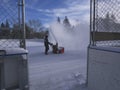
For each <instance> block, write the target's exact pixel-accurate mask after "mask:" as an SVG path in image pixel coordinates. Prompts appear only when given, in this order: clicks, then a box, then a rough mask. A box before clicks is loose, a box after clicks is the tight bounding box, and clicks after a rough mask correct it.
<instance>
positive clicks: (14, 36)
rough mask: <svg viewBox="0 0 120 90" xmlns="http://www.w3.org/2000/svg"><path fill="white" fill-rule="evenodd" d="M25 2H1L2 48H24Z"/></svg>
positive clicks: (18, 0)
mask: <svg viewBox="0 0 120 90" xmlns="http://www.w3.org/2000/svg"><path fill="white" fill-rule="evenodd" d="M22 1H23V0H1V2H0V48H1V49H3V48H16V47H23V46H22V45H23V41H24V39H23V36H24V32H23V26H24V24H23V20H22V19H23V15H22V10H23V9H22V8H23V4H22Z"/></svg>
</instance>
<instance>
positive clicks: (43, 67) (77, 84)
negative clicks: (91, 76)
mask: <svg viewBox="0 0 120 90" xmlns="http://www.w3.org/2000/svg"><path fill="white" fill-rule="evenodd" d="M27 49H28V51H29V55H28V62H29V82H30V90H87V88H86V87H85V82H86V62H87V61H86V60H87V58H86V57H87V56H86V53H85V52H83V51H81V50H65V53H64V54H53V53H52V52H51V50H49V54H48V55H45V54H44V45H43V43H42V42H41V41H39V40H37V41H33V40H27Z"/></svg>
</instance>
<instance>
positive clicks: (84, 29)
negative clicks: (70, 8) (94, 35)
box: [50, 23, 89, 51]
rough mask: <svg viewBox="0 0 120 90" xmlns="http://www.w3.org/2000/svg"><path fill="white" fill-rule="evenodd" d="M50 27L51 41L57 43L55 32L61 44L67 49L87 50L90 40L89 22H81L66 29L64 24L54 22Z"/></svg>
mask: <svg viewBox="0 0 120 90" xmlns="http://www.w3.org/2000/svg"><path fill="white" fill-rule="evenodd" d="M50 28H51V29H50V37H51V42H54V43H55V40H54V38H53V34H54V36H55V37H56V40H57V42H58V44H59V46H63V47H65V49H67V50H82V51H85V50H86V49H87V46H88V42H89V25H88V23H79V24H77V25H76V26H74V27H71V28H69V29H68V28H67V29H66V27H64V26H63V25H62V24H59V23H52V24H51V25H50ZM52 33H53V34H52Z"/></svg>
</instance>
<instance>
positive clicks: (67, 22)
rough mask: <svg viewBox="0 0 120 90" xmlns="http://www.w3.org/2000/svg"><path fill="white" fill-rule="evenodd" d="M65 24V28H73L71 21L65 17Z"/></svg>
mask: <svg viewBox="0 0 120 90" xmlns="http://www.w3.org/2000/svg"><path fill="white" fill-rule="evenodd" d="M63 24H64V25H65V26H69V27H70V26H71V25H70V22H69V19H68V18H67V16H65V19H64V21H63Z"/></svg>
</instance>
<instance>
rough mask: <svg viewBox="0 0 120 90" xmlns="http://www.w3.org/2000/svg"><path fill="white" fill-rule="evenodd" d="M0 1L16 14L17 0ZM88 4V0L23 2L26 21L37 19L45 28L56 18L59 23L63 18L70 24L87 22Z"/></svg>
mask: <svg viewBox="0 0 120 90" xmlns="http://www.w3.org/2000/svg"><path fill="white" fill-rule="evenodd" d="M0 1H1V3H2V4H3V3H5V5H7V4H8V6H9V7H8V8H12V9H14V11H16V13H17V1H18V0H0ZM89 2H90V0H25V10H26V13H25V15H26V21H28V20H30V19H37V20H40V21H41V22H42V23H43V24H44V25H45V26H48V25H49V24H50V23H51V22H54V21H56V19H57V17H58V16H59V17H60V18H61V21H63V19H64V17H65V16H68V18H69V20H70V23H71V24H76V22H78V21H79V22H84V21H87V22H89V9H90V8H89V7H90V6H89V5H90V4H89ZM2 4H0V5H2ZM14 5H15V6H14ZM3 6H4V4H3ZM6 10H7V9H6ZM0 11H1V10H0ZM8 12H9V9H8ZM14 15H16V14H14ZM16 16H17V15H16Z"/></svg>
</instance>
